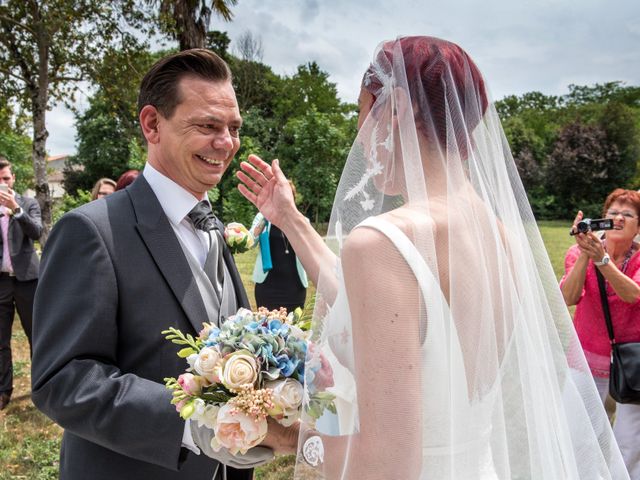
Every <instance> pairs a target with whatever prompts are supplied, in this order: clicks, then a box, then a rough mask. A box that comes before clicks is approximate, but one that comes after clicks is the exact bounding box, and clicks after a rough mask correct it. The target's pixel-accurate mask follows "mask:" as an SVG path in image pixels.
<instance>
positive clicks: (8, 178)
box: [0, 167, 16, 190]
mask: <svg viewBox="0 0 640 480" xmlns="http://www.w3.org/2000/svg"><path fill="white" fill-rule="evenodd" d="M15 181H16V176H15V175H14V174H13V173H12V172H11V167H4V168H3V169H2V170H0V184H4V185H8V186H9V188H10V189H11V190H13V184H14V183H15Z"/></svg>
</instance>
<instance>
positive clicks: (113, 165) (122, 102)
mask: <svg viewBox="0 0 640 480" xmlns="http://www.w3.org/2000/svg"><path fill="white" fill-rule="evenodd" d="M165 53H166V52H157V53H155V54H151V53H149V52H144V51H139V52H131V51H121V50H111V51H109V52H106V54H105V56H104V59H103V61H102V63H101V64H99V65H97V66H96V67H95V72H94V78H95V81H96V83H97V85H98V88H97V90H96V92H95V93H94V94H93V95H92V96H91V98H90V99H89V108H88V109H87V110H86V111H84V112H83V113H77V114H76V129H77V136H76V141H77V144H78V151H77V153H76V155H74V156H73V157H71V158H70V159H69V160H68V161H67V165H66V168H65V172H64V173H65V181H64V183H65V190H66V191H67V192H69V193H70V194H71V195H74V194H75V192H76V191H77V190H90V189H91V187H92V186H93V184H94V182H95V181H96V180H97V179H98V178H101V177H109V178H113V179H117V178H118V176H119V175H120V174H122V172H124V171H125V170H128V169H131V168H135V169H140V168H141V166H142V165H144V161H143V160H144V155H143V154H142V153H143V149H142V147H141V143H142V137H141V135H140V127H139V124H138V113H137V96H138V85H139V84H140V81H141V80H142V77H143V75H144V73H145V72H146V71H147V70H148V69H149V67H150V66H151V65H152V64H153V62H154V61H155V60H156V59H157V58H159V57H160V56H162V55H164V54H165Z"/></svg>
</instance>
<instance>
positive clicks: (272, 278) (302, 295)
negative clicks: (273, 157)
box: [250, 181, 308, 312]
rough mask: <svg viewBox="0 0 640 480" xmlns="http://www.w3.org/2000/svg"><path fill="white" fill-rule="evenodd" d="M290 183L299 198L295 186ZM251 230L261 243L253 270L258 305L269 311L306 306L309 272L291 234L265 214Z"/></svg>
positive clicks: (290, 310) (255, 222) (257, 218)
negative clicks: (286, 232) (298, 253)
mask: <svg viewBox="0 0 640 480" xmlns="http://www.w3.org/2000/svg"><path fill="white" fill-rule="evenodd" d="M289 184H290V185H291V189H292V190H293V194H294V197H295V194H296V189H295V186H294V185H293V183H292V182H291V181H289ZM250 231H251V233H252V234H253V236H254V237H255V239H256V242H255V244H259V245H260V252H259V253H258V256H257V258H256V265H255V268H254V270H253V281H254V282H255V284H256V287H255V297H256V305H257V306H258V307H266V308H268V309H269V310H277V309H279V308H280V307H284V308H286V309H287V311H288V312H292V311H293V310H295V309H296V308H298V307H300V308H304V302H305V299H306V296H307V286H308V281H307V274H306V272H305V271H304V268H303V267H302V264H301V263H300V261H299V260H298V257H297V256H296V252H295V251H294V250H293V248H292V247H291V245H290V244H289V241H288V240H287V237H286V236H285V235H284V233H282V231H281V230H280V229H279V228H278V227H276V226H275V225H272V224H271V222H269V221H268V220H266V219H265V218H264V217H263V216H262V214H261V213H258V214H257V215H256V216H255V218H254V219H253V223H252V225H251V229H250Z"/></svg>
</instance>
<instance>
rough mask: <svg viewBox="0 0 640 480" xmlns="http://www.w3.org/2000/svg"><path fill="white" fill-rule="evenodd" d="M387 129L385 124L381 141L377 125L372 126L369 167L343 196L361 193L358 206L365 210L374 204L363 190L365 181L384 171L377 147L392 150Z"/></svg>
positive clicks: (349, 196)
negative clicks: (385, 129) (385, 132)
mask: <svg viewBox="0 0 640 480" xmlns="http://www.w3.org/2000/svg"><path fill="white" fill-rule="evenodd" d="M389 130H390V128H389V125H387V134H386V135H385V137H384V140H383V141H382V142H378V141H377V140H378V125H375V126H374V127H373V130H372V132H371V143H370V146H371V147H370V149H369V158H368V162H369V167H368V168H367V169H366V170H365V172H364V174H363V175H362V177H361V178H360V180H359V181H358V183H356V184H355V185H354V186H353V187H352V188H351V189H350V190H349V191H348V192H347V194H346V195H345V197H344V199H345V200H351V199H353V198H354V197H355V196H356V195H358V194H360V195H362V196H363V197H364V199H363V200H361V201H360V206H361V207H362V209H363V210H364V211H365V212H368V211H370V210H373V207H374V206H375V201H374V199H372V198H371V197H370V195H369V194H368V193H367V192H366V190H365V188H366V186H367V183H369V180H370V179H371V178H373V177H375V176H376V175H380V174H381V173H382V172H383V171H384V167H383V166H382V163H380V162H379V161H378V148H379V147H383V148H384V149H385V150H387V152H389V153H391V150H392V145H393V139H392V135H391V132H390V131H389Z"/></svg>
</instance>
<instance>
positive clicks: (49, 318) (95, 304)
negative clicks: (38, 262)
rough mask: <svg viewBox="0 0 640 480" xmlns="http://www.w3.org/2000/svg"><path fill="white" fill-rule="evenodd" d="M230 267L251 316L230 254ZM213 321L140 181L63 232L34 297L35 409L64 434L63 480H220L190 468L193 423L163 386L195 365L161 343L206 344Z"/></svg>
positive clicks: (199, 464) (209, 465) (196, 459)
mask: <svg viewBox="0 0 640 480" xmlns="http://www.w3.org/2000/svg"><path fill="white" fill-rule="evenodd" d="M225 261H226V262H227V267H228V268H229V270H230V272H231V273H232V276H235V281H234V287H235V292H236V295H237V298H238V299H239V300H238V301H239V303H240V304H242V305H245V306H246V305H248V301H247V297H246V293H245V292H244V288H243V287H242V284H241V282H240V277H239V275H238V272H237V270H236V268H235V265H234V264H233V259H232V256H231V254H230V253H228V251H227V254H226V255H225ZM206 318H207V317H206V311H205V307H204V304H203V302H202V299H201V296H200V294H199V291H198V287H197V285H196V282H195V280H194V279H193V276H192V273H191V271H190V268H189V265H188V263H187V261H186V259H185V256H184V253H183V251H182V250H181V247H180V245H179V242H178V240H177V238H176V236H175V233H174V232H173V229H172V228H171V225H170V224H169V221H168V220H167V218H166V216H165V214H164V212H163V211H162V208H161V206H160V203H159V202H158V200H157V198H156V197H155V195H154V193H153V191H152V190H151V188H150V187H149V184H148V183H147V182H146V180H145V179H144V177H143V176H142V175H141V176H140V177H138V179H137V180H136V182H135V183H134V184H133V185H132V186H130V187H129V188H128V189H126V190H123V191H119V192H116V193H114V194H112V195H110V196H108V197H106V198H105V199H103V200H98V201H95V202H91V203H89V204H87V205H84V206H82V207H80V208H79V209H77V210H74V211H73V212H70V213H68V214H67V215H65V216H64V217H63V218H62V219H61V220H60V221H59V222H58V223H57V224H56V226H55V227H54V229H53V231H52V233H51V235H50V237H49V240H48V242H47V244H46V248H45V250H44V253H43V259H42V268H41V275H40V281H39V286H38V290H37V293H36V300H35V311H34V329H33V330H34V353H33V369H32V387H33V401H34V403H35V404H36V406H37V407H38V408H39V409H40V410H42V411H43V412H44V413H45V414H46V415H48V416H49V417H50V418H52V419H53V420H54V421H55V422H57V423H58V424H60V425H61V426H62V427H63V428H64V429H65V434H64V438H63V442H62V452H61V464H60V471H61V476H60V478H61V479H62V480H65V479H73V480H75V479H78V480H79V479H83V480H84V479H92V480H99V479H105V480H106V479H108V480H113V479H119V480H126V479H132V480H133V479H135V480H143V479H150V480H151V479H153V480H163V479H183V478H184V479H190V480H200V479H202V480H210V479H211V476H212V474H213V472H214V470H215V468H216V465H217V464H216V462H215V461H213V460H211V459H210V458H208V457H205V456H204V455H200V456H197V455H194V454H191V453H189V454H188V455H187V456H186V459H184V458H182V459H181V457H180V453H181V439H182V434H183V430H184V422H183V420H182V419H180V417H179V416H178V415H177V413H176V411H175V409H174V408H173V406H172V405H170V400H171V393H170V392H169V391H168V390H166V389H165V387H164V382H163V378H164V377H171V376H173V377H177V376H178V375H179V374H180V373H182V372H183V371H184V369H185V361H184V359H180V358H178V356H177V355H176V351H177V349H176V346H175V345H172V344H171V343H170V342H168V341H166V340H164V338H163V336H162V335H161V334H160V332H161V331H162V330H164V329H166V328H168V327H170V326H174V327H176V328H179V329H180V330H182V331H183V332H185V333H191V334H196V333H197V332H198V331H199V330H200V329H201V328H202V322H203V320H204V319H206ZM183 453H184V452H183Z"/></svg>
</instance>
